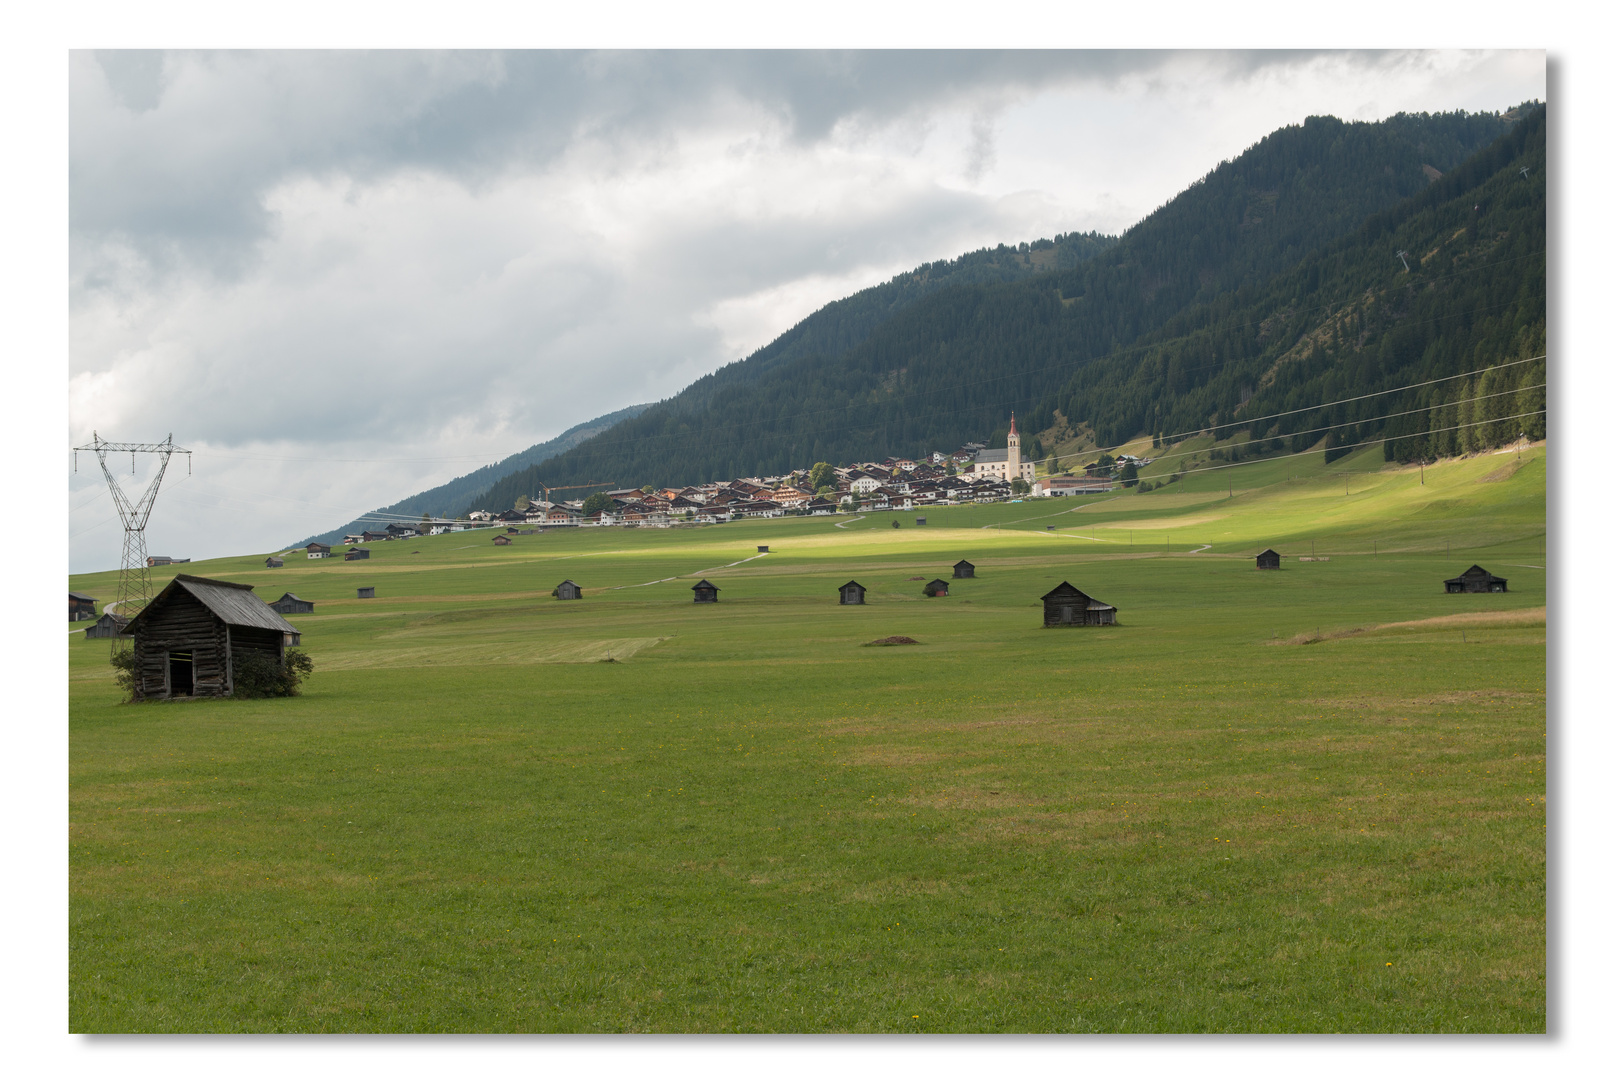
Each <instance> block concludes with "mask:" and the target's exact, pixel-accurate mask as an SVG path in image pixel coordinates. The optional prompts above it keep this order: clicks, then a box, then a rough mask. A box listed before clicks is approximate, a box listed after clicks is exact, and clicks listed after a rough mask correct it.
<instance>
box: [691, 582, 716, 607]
mask: <svg viewBox="0 0 1620 1080" xmlns="http://www.w3.org/2000/svg"><path fill="white" fill-rule="evenodd" d="M719 600H720V590H719V589H718V588H716V587H715V586H713V585H710V584H709V583H708V581H706V580H705V581H700V582H698V583H697V584H696V585H694V586H692V603H694V604H714V603H718V602H719Z"/></svg>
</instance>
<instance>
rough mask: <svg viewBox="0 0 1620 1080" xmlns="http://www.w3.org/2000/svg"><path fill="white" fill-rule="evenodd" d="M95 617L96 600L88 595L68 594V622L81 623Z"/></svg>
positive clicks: (80, 593) (79, 593)
mask: <svg viewBox="0 0 1620 1080" xmlns="http://www.w3.org/2000/svg"><path fill="white" fill-rule="evenodd" d="M95 617H96V598H95V597H93V596H91V595H90V594H89V593H82V592H70V593H68V622H82V621H83V620H85V619H94V618H95Z"/></svg>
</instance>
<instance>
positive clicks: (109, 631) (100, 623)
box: [84, 612, 129, 638]
mask: <svg viewBox="0 0 1620 1080" xmlns="http://www.w3.org/2000/svg"><path fill="white" fill-rule="evenodd" d="M128 625H129V620H128V619H126V618H124V617H123V616H122V615H114V614H112V613H111V612H107V613H105V614H103V615H102V616H101V618H99V619H97V620H96V621H95V623H94V624H93V625H92V626H91V627H90V628H89V629H88V630H86V631H85V632H84V636H85V637H87V638H115V637H118V636H119V635H121V634H123V632H124V627H126V626H128Z"/></svg>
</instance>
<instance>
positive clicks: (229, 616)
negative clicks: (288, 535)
mask: <svg viewBox="0 0 1620 1080" xmlns="http://www.w3.org/2000/svg"><path fill="white" fill-rule="evenodd" d="M176 589H184V590H185V591H186V592H188V593H190V594H191V595H192V596H194V597H196V598H197V599H198V600H200V601H202V605H203V606H204V607H206V608H207V609H208V610H209V611H211V612H213V613H214V614H215V615H216V616H217V617H218V618H219V620H220V621H221V622H223V623H224V624H225V625H226V626H254V627H258V628H259V629H261V630H280V631H282V632H283V633H293V634H296V633H298V628H297V627H296V626H294V625H293V624H292V623H290V622H288V621H287V620H286V619H283V618H282V617H281V616H280V614H278V613H277V612H276V611H274V610H272V609H271V607H270V605H269V604H266V603H265V602H264V601H263V600H260V599H259V598H258V597H257V596H254V595H253V586H251V585H241V584H238V583H236V582H234V581H216V580H214V579H212V578H200V577H193V576H192V575H190V574H176V575H175V576H174V580H173V581H171V582H169V583H168V584H167V585H165V586H164V587H163V591H162V592H160V593H158V594H157V597H156V598H155V599H154V600H153V601H152V602H151V603H150V604H148V605H146V607H144V608H142V609H141V611H140V613H139V614H138V615H136V616H135V618H134V619H132V620H130V626H129V630H130V632H131V633H133V632H134V630H135V624H136V623H139V622H140V621H141V620H142V619H144V618H146V613H147V612H149V611H153V610H155V609H156V608H157V607H158V605H160V604H162V603H163V601H164V599H165V598H167V597H168V596H169V595H170V594H171V593H173V592H174V591H175V590H176Z"/></svg>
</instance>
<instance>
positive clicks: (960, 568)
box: [951, 559, 973, 578]
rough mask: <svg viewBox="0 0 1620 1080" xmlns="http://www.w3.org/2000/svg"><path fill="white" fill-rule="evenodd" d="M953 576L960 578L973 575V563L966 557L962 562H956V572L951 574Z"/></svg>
mask: <svg viewBox="0 0 1620 1080" xmlns="http://www.w3.org/2000/svg"><path fill="white" fill-rule="evenodd" d="M951 576H952V577H959V578H964V577H972V576H973V564H972V563H970V562H968V561H967V560H966V559H963V560H962V561H961V562H959V563H957V564H956V567H955V572H954V573H953V574H951Z"/></svg>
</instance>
